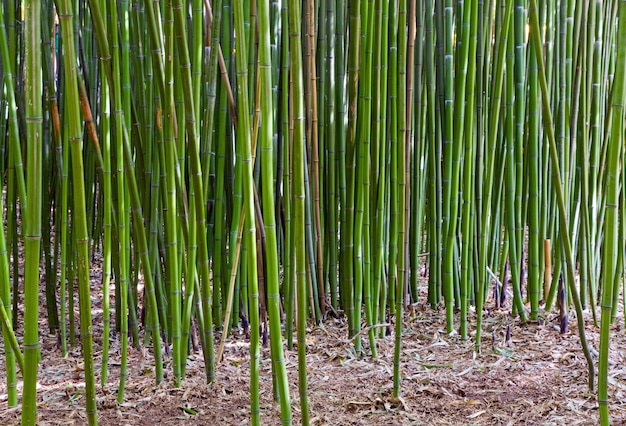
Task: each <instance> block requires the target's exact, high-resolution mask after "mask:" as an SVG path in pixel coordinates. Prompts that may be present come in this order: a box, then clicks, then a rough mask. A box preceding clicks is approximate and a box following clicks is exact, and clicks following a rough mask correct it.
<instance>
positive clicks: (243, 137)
mask: <svg viewBox="0 0 626 426" xmlns="http://www.w3.org/2000/svg"><path fill="white" fill-rule="evenodd" d="M234 6H235V7H234V9H233V12H234V19H235V46H236V49H237V53H236V55H235V60H236V69H237V89H238V90H237V106H238V117H239V120H238V126H237V138H236V140H237V144H238V145H239V146H240V147H241V149H242V159H241V161H242V165H243V191H244V194H243V195H244V198H243V211H242V213H243V214H245V231H244V244H245V245H246V249H247V255H248V257H247V259H246V261H247V265H248V304H249V305H248V314H249V316H250V411H251V424H253V425H258V424H260V408H259V358H260V353H259V350H260V349H259V290H258V271H257V249H256V241H255V235H256V227H255V211H254V177H253V168H254V167H253V163H252V141H251V135H250V128H251V127H250V113H249V112H250V107H249V102H248V65H247V62H246V61H247V51H248V50H247V46H246V40H247V38H246V37H245V33H246V32H245V28H244V5H243V1H242V0H235V4H234Z"/></svg>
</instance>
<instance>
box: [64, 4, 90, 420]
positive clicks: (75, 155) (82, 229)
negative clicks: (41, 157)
mask: <svg viewBox="0 0 626 426" xmlns="http://www.w3.org/2000/svg"><path fill="white" fill-rule="evenodd" d="M58 9H59V22H60V23H61V30H62V34H63V39H64V41H65V42H64V44H63V49H64V55H63V57H64V70H65V85H64V87H65V95H66V106H67V108H68V109H67V111H66V113H67V114H68V120H69V121H68V123H69V127H68V132H69V137H68V139H69V142H70V150H71V161H72V178H73V186H72V194H73V200H74V206H73V209H72V213H73V215H72V216H73V221H72V223H73V227H74V232H75V233H76V235H75V237H76V246H77V254H76V259H77V263H78V265H77V266H78V268H77V269H78V299H79V308H80V336H81V345H82V346H81V347H82V352H83V362H84V365H85V370H84V374H85V394H86V395H85V396H86V411H87V419H88V420H89V424H90V425H97V424H98V417H97V413H96V392H95V378H94V360H93V328H92V322H91V315H92V313H91V288H90V279H89V276H90V267H89V234H88V230H87V212H86V208H85V206H86V203H85V183H84V182H85V180H84V179H85V178H84V176H85V169H84V167H83V135H82V126H81V124H82V123H81V119H80V116H81V112H80V104H79V98H78V75H77V72H76V62H75V61H74V58H76V54H75V47H74V46H75V42H74V28H73V18H74V15H73V11H72V5H71V4H70V2H69V1H67V0H59V2H58Z"/></svg>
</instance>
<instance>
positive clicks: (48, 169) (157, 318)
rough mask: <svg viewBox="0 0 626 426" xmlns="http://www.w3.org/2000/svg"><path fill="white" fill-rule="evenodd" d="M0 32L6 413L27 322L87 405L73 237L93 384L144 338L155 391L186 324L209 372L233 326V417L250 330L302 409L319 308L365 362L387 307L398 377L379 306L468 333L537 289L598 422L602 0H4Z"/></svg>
mask: <svg viewBox="0 0 626 426" xmlns="http://www.w3.org/2000/svg"><path fill="white" fill-rule="evenodd" d="M0 50H1V53H2V60H1V61H0V75H1V76H2V81H3V91H2V93H1V94H0V154H1V155H0V172H1V175H0V178H1V181H2V190H3V192H2V196H1V197H0V211H1V212H2V215H3V219H4V220H3V227H2V232H0V297H1V300H2V303H0V308H1V309H0V314H1V319H2V336H3V342H4V353H5V355H6V356H5V360H4V362H6V371H7V378H6V379H7V383H8V389H9V395H8V402H9V405H10V406H13V405H16V404H17V402H18V395H17V390H16V383H17V381H18V380H21V379H23V381H24V387H23V395H22V405H23V411H22V413H23V418H22V419H23V423H24V424H28V425H30V424H35V423H36V419H37V406H36V404H37V395H36V383H37V365H38V363H39V362H40V359H39V358H40V357H39V347H38V345H39V331H38V323H39V319H40V317H45V318H46V320H47V324H48V327H49V329H50V331H51V332H57V333H58V334H59V336H60V342H61V347H62V351H63V354H65V352H66V351H67V348H68V345H69V346H73V345H81V347H82V350H83V354H84V366H85V385H86V386H85V392H86V410H87V415H88V418H89V422H90V424H96V423H97V413H96V386H95V382H94V381H95V380H94V377H95V375H94V355H93V346H94V345H93V342H92V324H91V321H92V315H91V306H90V305H91V294H92V291H93V288H92V287H91V286H90V264H91V260H92V255H93V253H94V252H99V253H101V254H102V257H103V264H102V270H103V275H102V282H101V283H100V286H101V288H99V289H98V290H97V291H101V292H102V300H103V311H104V338H103V347H102V371H101V373H100V378H101V381H102V383H105V382H106V381H107V380H108V376H107V372H108V344H109V337H110V336H115V338H119V339H120V341H121V348H122V353H121V371H122V374H121V378H120V382H119V392H118V400H119V402H123V401H124V386H125V378H126V375H125V371H126V366H127V356H126V353H127V349H128V345H129V344H132V345H135V346H142V345H147V346H149V347H150V348H151V350H152V352H153V354H154V377H155V381H156V382H157V383H158V382H160V381H162V380H163V378H164V358H165V357H171V364H170V365H171V368H172V375H173V381H174V383H175V385H176V386H184V380H183V379H184V376H185V366H186V363H185V360H186V358H187V355H188V353H189V350H190V335H191V332H190V330H191V328H192V327H197V328H198V329H199V330H200V333H199V336H200V340H201V346H202V351H203V354H204V360H205V371H206V379H207V382H211V381H212V380H213V379H214V376H215V369H216V368H218V363H219V361H220V359H221V354H222V351H223V347H224V340H225V339H226V338H227V335H228V334H229V333H228V332H222V331H223V330H228V329H229V328H230V327H239V326H241V327H244V328H245V329H246V330H247V331H248V332H249V334H250V371H251V374H250V404H251V420H252V423H253V424H259V423H260V419H259V386H258V381H259V357H260V350H259V346H260V344H261V342H262V341H265V340H266V339H267V338H268V335H269V342H270V345H271V354H272V367H273V380H274V391H275V399H276V400H277V401H278V402H279V403H280V407H281V416H282V420H283V423H284V424H291V421H292V414H291V401H290V395H289V387H288V382H287V375H286V371H285V363H284V355H283V348H284V347H285V346H286V347H288V348H290V349H291V348H292V347H293V346H294V345H295V346H297V349H298V364H299V384H298V385H299V393H300V398H299V401H300V402H299V405H300V407H299V409H300V411H301V413H302V422H303V423H304V424H307V423H308V406H307V383H306V379H307V377H306V344H305V341H306V324H307V322H316V323H319V322H321V321H322V320H323V319H324V318H325V317H327V316H328V315H335V316H345V317H346V320H347V321H348V324H349V334H350V336H349V337H351V338H353V341H354V345H355V352H356V353H357V354H358V355H361V356H372V357H376V355H377V352H376V341H377V339H379V338H380V337H381V336H382V335H383V333H384V332H385V327H384V326H381V325H384V324H386V323H388V322H391V323H394V324H395V339H396V351H395V369H394V395H395V396H398V395H400V394H401V392H402V387H401V386H402V384H401V381H400V378H401V368H402V365H401V363H400V348H401V345H402V322H401V321H397V320H396V318H400V317H401V316H402V315H403V311H404V309H405V308H406V307H407V306H408V305H409V304H411V303H414V302H416V301H418V300H421V299H422V298H424V297H426V298H427V301H428V303H429V304H430V305H431V306H432V307H433V309H437V308H438V307H439V306H441V307H442V315H444V312H443V311H444V309H443V308H444V307H445V318H446V324H447V331H448V332H452V331H453V330H456V331H458V333H459V334H460V335H461V336H462V338H464V339H469V338H472V339H474V340H475V343H476V351H480V343H481V326H482V319H483V308H484V303H485V301H486V300H487V298H488V296H489V295H490V294H492V295H493V296H492V297H493V300H495V301H496V303H498V304H502V305H503V306H510V308H511V311H512V314H513V315H515V316H517V317H519V320H520V321H522V322H525V321H537V320H538V319H539V318H540V317H541V316H542V315H543V314H544V313H545V312H547V311H551V310H554V309H559V311H560V313H561V326H562V330H563V331H565V330H566V328H567V326H568V322H567V321H568V317H569V316H568V315H569V314H570V312H571V313H572V314H573V316H574V317H575V319H576V321H577V324H578V327H579V336H580V340H581V350H582V351H583V352H584V354H585V357H586V359H587V362H588V364H589V377H588V384H589V387H590V389H597V397H598V402H599V409H600V419H601V422H602V423H603V424H608V422H609V409H608V401H609V395H608V394H607V366H608V347H609V341H610V338H611V337H610V333H609V327H610V325H611V323H612V322H614V321H615V318H616V314H617V309H618V307H619V306H623V305H621V302H620V292H623V291H622V288H623V283H624V281H623V274H624V260H625V259H624V256H625V252H626V222H625V221H624V202H625V201H626V195H625V193H624V191H622V188H623V186H624V184H626V180H625V179H626V174H623V173H622V164H623V160H624V156H625V155H626V150H625V149H624V118H625V117H624V111H623V102H624V76H625V75H626V0H619V1H618V0H609V1H604V2H602V1H599V0H596V1H591V0H582V1H574V0H567V1H566V0H558V1H538V0H503V1H495V0H477V1H462V0H458V1H452V0H445V1H444V0H438V1H433V0H425V1H410V0H393V1H386V0H350V1H346V2H344V1H335V0H305V1H294V0H289V1H287V0H282V1H281V0H265V1H257V0H234V1H231V0H204V1H203V0H167V1H134V0H133V1H129V0H120V1H117V2H109V1H106V0H89V1H83V0H74V1H71V0H55V1H52V0H44V1H38V0H23V1H15V0H3V1H2V7H1V8H0ZM22 249H23V262H24V264H23V266H24V270H25V275H24V277H23V281H22V280H20V279H19V274H18V269H19V267H20V265H21V261H22V257H21V253H22V252H21V250H22ZM424 264H426V265H427V269H428V284H427V287H426V285H422V284H421V280H420V276H419V273H418V270H419V269H420V267H421V265H424ZM75 283H76V287H75ZM509 285H510V288H509ZM40 291H42V292H43V293H45V306H46V309H47V310H46V312H39V297H38V295H39V293H40ZM508 294H512V302H511V303H508V304H507V301H506V297H507V295H508ZM111 296H112V298H110V297H111ZM21 297H23V306H22V305H21V304H20V305H18V301H19V300H21ZM489 297H491V296H489ZM75 306H78V309H79V312H80V315H79V318H75V309H74V308H75ZM583 311H587V312H591V314H592V316H593V320H594V325H593V326H594V327H599V328H600V329H601V341H600V346H599V348H598V349H597V352H598V353H599V355H598V357H597V359H594V358H593V357H592V353H594V352H595V351H596V350H595V349H594V348H592V347H591V345H590V344H589V343H588V342H587V340H586V338H585V326H584V322H583ZM76 322H78V324H79V325H80V342H78V341H77V330H76ZM112 328H113V329H114V330H116V331H117V332H118V333H112V330H111V329H112ZM474 331H475V333H474ZM294 332H296V336H295V341H294ZM166 347H169V350H167V351H166V350H165V349H166ZM596 362H597V365H596ZM18 368H19V370H20V371H21V378H20V379H18V377H19V376H20V375H19V374H18ZM596 371H597V388H596V379H595V373H596Z"/></svg>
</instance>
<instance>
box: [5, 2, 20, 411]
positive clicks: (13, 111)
mask: <svg viewBox="0 0 626 426" xmlns="http://www.w3.org/2000/svg"><path fill="white" fill-rule="evenodd" d="M4 19H5V18H4V4H2V5H0V53H1V54H2V63H3V65H4V67H5V68H4V70H3V71H4V79H3V85H4V87H5V91H4V93H5V94H6V95H5V96H6V97H7V98H8V104H9V111H10V120H9V137H10V140H11V147H10V150H11V152H14V150H15V149H16V148H18V147H19V136H18V130H19V128H18V124H17V108H16V105H15V91H14V81H13V72H12V67H13V65H12V61H10V59H9V58H10V56H9V46H8V42H7V36H6V28H5V25H4ZM20 156H21V154H20ZM19 175H20V176H21V182H22V183H23V182H24V175H23V173H19ZM0 212H4V203H3V201H2V199H1V197H0ZM9 229H10V228H9ZM0 282H1V284H0V305H2V313H1V315H2V324H3V327H2V336H3V340H4V351H5V354H6V356H5V363H6V376H7V397H8V399H7V403H8V406H9V407H14V406H16V405H17V375H16V373H17V372H16V368H15V367H16V364H15V362H16V356H17V357H18V359H19V358H21V352H20V349H19V347H18V346H17V340H16V339H15V333H14V332H13V325H12V323H11V317H12V316H13V309H12V306H11V279H10V272H9V253H8V251H7V244H6V238H5V227H4V226H3V227H2V229H0ZM21 362H22V364H21V365H22V368H21V369H22V371H23V360H22V361H21Z"/></svg>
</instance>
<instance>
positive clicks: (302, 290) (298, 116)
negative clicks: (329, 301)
mask: <svg viewBox="0 0 626 426" xmlns="http://www.w3.org/2000/svg"><path fill="white" fill-rule="evenodd" d="M288 14H289V25H288V28H289V51H290V58H291V75H292V77H291V81H292V86H291V92H290V93H291V96H292V102H293V106H292V111H293V112H292V114H293V115H292V117H291V120H292V121H293V125H292V126H293V136H292V138H293V141H292V147H293V150H292V151H293V158H292V168H293V176H292V184H293V186H292V191H293V234H294V236H293V243H294V251H293V253H294V255H295V264H296V265H295V266H296V269H295V272H296V277H295V278H296V279H295V281H296V285H295V292H296V298H297V320H296V324H297V341H298V389H299V392H300V412H301V413H302V414H301V415H302V424H303V425H308V424H309V401H308V396H307V374H306V320H307V312H308V311H307V283H306V258H305V256H306V253H305V242H304V202H305V199H304V198H305V189H304V168H305V167H306V164H305V160H304V120H305V117H304V101H303V98H304V96H303V94H304V90H303V86H304V82H303V74H302V44H301V32H300V22H301V20H300V16H301V10H300V3H299V2H298V1H296V0H290V1H289V3H288Z"/></svg>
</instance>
